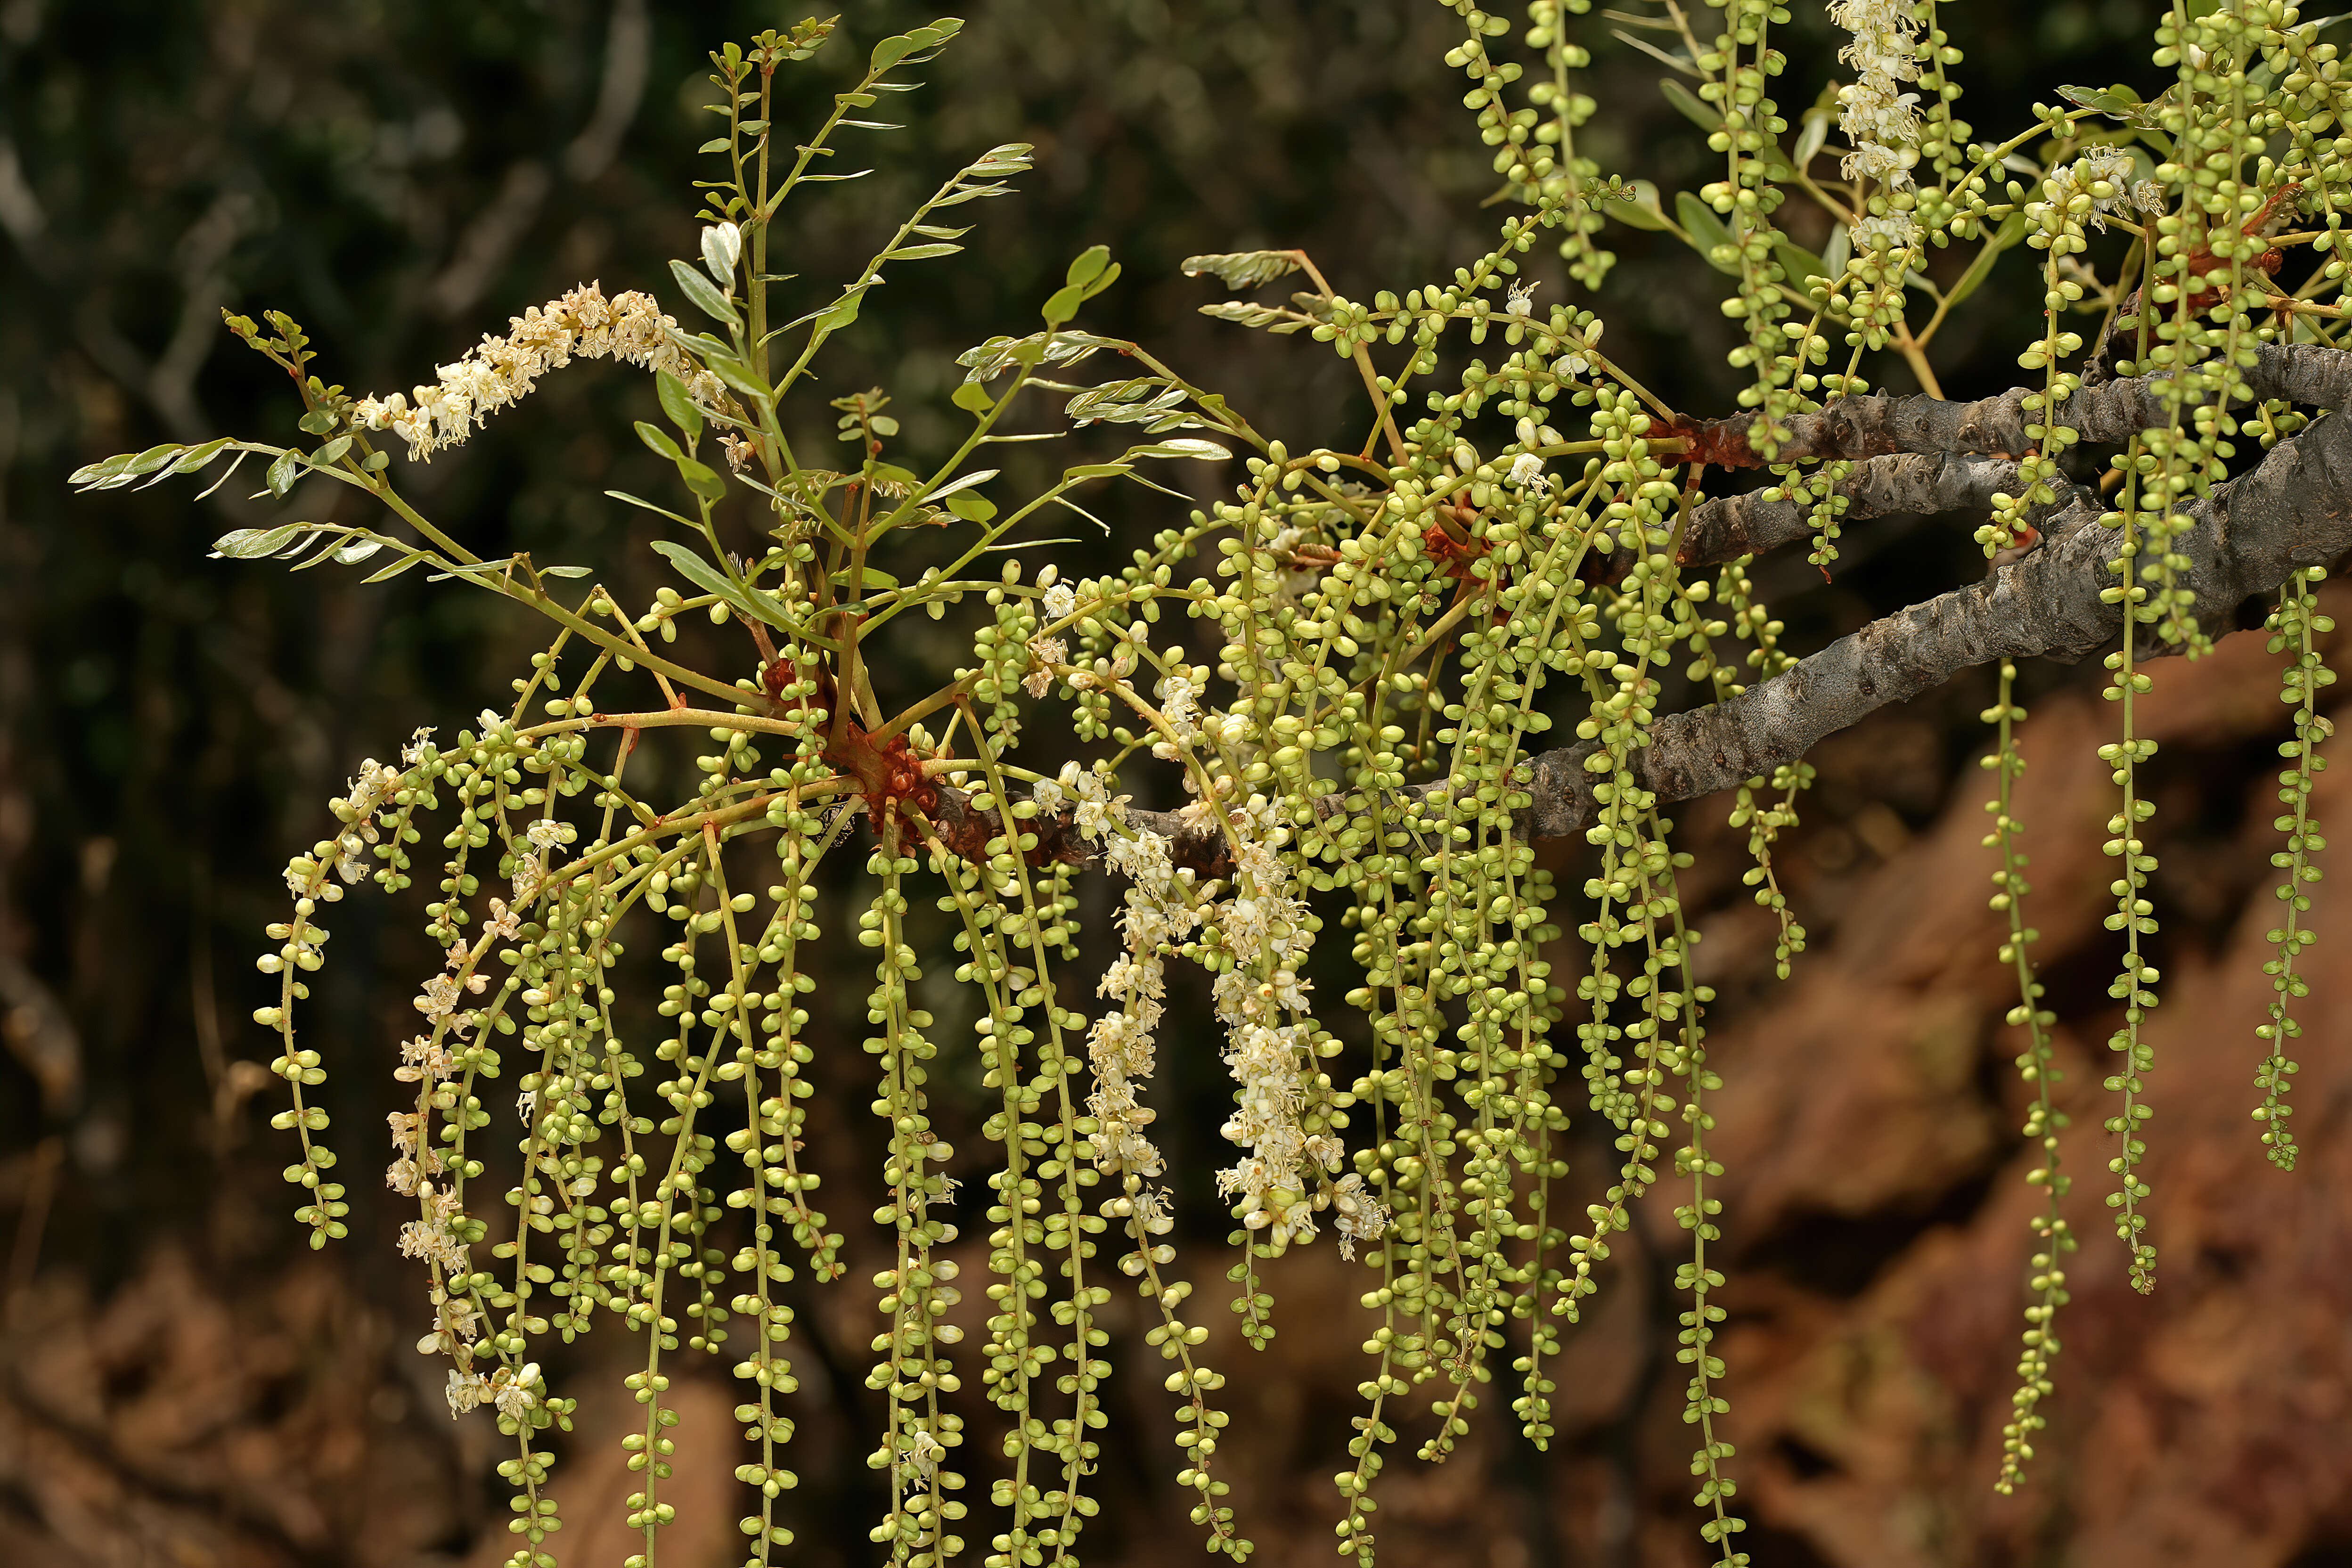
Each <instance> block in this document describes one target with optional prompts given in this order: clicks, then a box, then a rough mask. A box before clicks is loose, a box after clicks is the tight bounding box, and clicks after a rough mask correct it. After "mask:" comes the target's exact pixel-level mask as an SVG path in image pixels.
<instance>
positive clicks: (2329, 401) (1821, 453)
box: [1685, 343, 2352, 468]
mask: <svg viewBox="0 0 2352 1568" xmlns="http://www.w3.org/2000/svg"><path fill="white" fill-rule="evenodd" d="M2242 374H2243V375H2244V377H2245V386H2246V392H2245V399H2241V401H2244V400H2247V399H2251V400H2252V401H2254V402H2267V401H2269V400H2270V399H2273V398H2284V399H2285V400H2286V401H2288V402H2291V403H2303V404H2309V405H2313V406H2315V407H2320V408H2341V407H2343V406H2345V405H2346V404H2347V402H2352V354H2347V353H2344V352H2343V351H2341V350H2338V349H2332V348H2328V347H2326V346H2325V345H2324V344H2318V343H2294V344H2288V345H2284V346H2281V345H2277V344H2263V345H2260V346H2258V347H2256V348H2255V349H2254V350H2253V363H2252V364H2249V365H2246V366H2244V367H2243V368H2242ZM2167 379H2168V375H2167V374H2164V373H2159V374H2154V375H2138V376H2133V377H2130V378H2129V379H2127V380H2124V381H2111V382H2106V383H2104V384H2100V385H2097V386H2085V387H2082V388H2079V389H2078V390H2077V391H2076V392H2075V393H2074V395H2073V396H2072V397H2070V398H2068V399H2067V400H2066V401H2065V402H2064V403H2063V404H2062V405H2059V409H2058V420H2059V423H2061V424H2063V425H2064V426H2067V427H2068V428H2069V429H2074V430H2079V431H2080V432H2082V437H2083V439H2084V440H2085V441H2092V442H2123V441H2128V440H2130V439H2131V438H2132V437H2134V436H2136V435H2137V434H2138V433H2139V432H2140V431H2142V430H2147V429H2152V428H2154V427H2155V426H2159V425H2164V424H2168V423H2169V422H2170V420H2171V418H2172V409H2171V408H2170V407H2169V406H2168V405H2167V404H2166V403H2165V402H2164V400H2163V396H2162V387H2163V384H2164V382H2165V381H2166V380H2167ZM2038 395H2039V394H2038V392H2037V391H2036V390H2035V389H2034V388H2031V387H2022V386H2019V387H2011V389H2010V390H2009V391H2007V392H2004V393H2002V394H2001V395H2000V396H1998V397H1986V398H1980V399H1979V400H1978V401H1976V402H1974V403H1954V402H1950V401H1948V400H1947V399H1944V398H1940V397H1925V396H1913V397H1842V398H1839V399H1837V400H1836V401H1834V402H1832V403H1830V404H1828V405H1825V406H1824V407H1822V408H1821V409H1820V410H1819V411H1817V412H1815V413H1811V414H1800V415H1798V416H1795V417H1794V418H1792V419H1790V421H1789V431H1790V439H1789V440H1788V442H1787V443H1786V444H1784V445H1783V446H1782V447H1780V451H1779V452H1777V453H1776V454H1775V455H1774V458H1773V459H1772V460H1774V461H1776V462H1794V461H1798V460H1800V459H1804V460H1811V459H1815V458H1820V459H1829V458H1876V457H1883V456H1885V455H1888V454H1890V453H1895V452H1929V453H1952V452H1984V453H1992V454H1997V455H2005V456H2009V457H2022V456H2023V455H2024V454H2025V453H2027V452H2029V451H2032V449H2033V447H2034V441H2033V438H2032V437H2030V436H2028V435H2027V434H2026V429H2025V427H2026V426H2028V425H2038V424H2040V423H2041V422H2042V420H2041V416H2040V414H2039V413H2038V412H2037V413H2032V414H2029V413H2028V412H2027V411H2026V407H2025V400H2026V399H2027V398H2028V397H2030V396H2038ZM1751 422H1752V421H1751V420H1750V418H1749V416H1746V415H1738V416H1733V417H1731V418H1729V419H1718V420H1711V421H1708V422H1706V423H1704V424H1699V425H1695V426H1689V427H1688V428H1687V430H1686V432H1685V433H1686V434H1687V435H1688V436H1689V437H1690V439H1691V443H1692V448H1693V450H1694V451H1695V452H1697V453H1699V454H1700V455H1701V456H1702V457H1703V458H1704V460H1705V461H1707V462H1710V463H1717V464H1721V465H1723V466H1726V467H1731V468H1747V467H1753V466H1756V465H1758V464H1759V463H1761V462H1762V461H1763V460H1764V459H1763V458H1761V457H1760V456H1759V454H1758V453H1757V452H1756V451H1755V450H1754V449H1753V448H1752V447H1750V446H1749V445H1748V426H1749V425H1750V423H1751Z"/></svg>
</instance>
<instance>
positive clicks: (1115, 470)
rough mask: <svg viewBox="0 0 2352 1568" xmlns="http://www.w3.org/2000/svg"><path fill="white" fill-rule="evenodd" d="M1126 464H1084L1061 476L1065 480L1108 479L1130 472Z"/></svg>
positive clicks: (1129, 466)
mask: <svg viewBox="0 0 2352 1568" xmlns="http://www.w3.org/2000/svg"><path fill="white" fill-rule="evenodd" d="M1130 468H1131V465H1129V464H1127V463H1086V464H1082V465H1080V466H1079V467H1077V468H1071V469H1069V470H1067V471H1066V472H1065V473H1064V474H1063V476H1062V477H1063V478H1064V479H1112V478H1115V477H1116V476H1118V475H1119V474H1124V473H1127V472H1129V471H1130Z"/></svg>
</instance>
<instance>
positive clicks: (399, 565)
mask: <svg viewBox="0 0 2352 1568" xmlns="http://www.w3.org/2000/svg"><path fill="white" fill-rule="evenodd" d="M424 560H425V553H424V552H422V551H417V550H412V551H410V552H408V553H407V554H406V555H404V556H403V557H401V558H400V559H399V560H397V561H395V562H394V563H392V564H391V565H389V566H386V567H384V568H383V570H382V571H379V572H376V573H374V574H372V575H370V576H367V577H363V578H362V579H361V581H362V583H383V582H387V581H389V580H390V579H392V578H394V577H397V576H399V575H400V574H402V573H403V572H405V571H407V570H408V569H409V568H410V567H412V566H415V565H416V564H418V563H420V562H422V561H424Z"/></svg>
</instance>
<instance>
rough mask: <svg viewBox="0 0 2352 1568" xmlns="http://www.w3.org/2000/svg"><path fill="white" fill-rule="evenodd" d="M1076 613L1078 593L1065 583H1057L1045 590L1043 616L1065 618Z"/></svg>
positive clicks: (1054, 619) (1051, 618)
mask: <svg viewBox="0 0 2352 1568" xmlns="http://www.w3.org/2000/svg"><path fill="white" fill-rule="evenodd" d="M1077 613H1078V595H1077V594H1076V591H1074V590H1073V589H1072V588H1070V587H1069V585H1068V584H1061V583H1057V584H1054V585H1053V586H1052V587H1050V588H1047V589H1046V590H1045V618H1046V619H1047V620H1049V621H1061V620H1067V619H1068V618H1069V617H1070V616H1075V615H1076V614H1077Z"/></svg>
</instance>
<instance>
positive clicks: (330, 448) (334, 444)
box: [310, 436, 352, 468]
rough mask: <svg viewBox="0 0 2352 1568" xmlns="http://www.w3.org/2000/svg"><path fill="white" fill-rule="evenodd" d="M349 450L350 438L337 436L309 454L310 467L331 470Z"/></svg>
mask: <svg viewBox="0 0 2352 1568" xmlns="http://www.w3.org/2000/svg"><path fill="white" fill-rule="evenodd" d="M351 449H352V438H351V437H349V436H338V437H335V438H334V439H333V440H331V441H330V442H328V443H327V444H326V445H325V446H323V447H320V448H319V449H318V450H317V451H315V452H313V453H311V454H310V466H311V467H312V468H332V467H334V465H335V464H336V463H337V462H338V461H340V460H341V458H342V455H343V454H344V453H345V452H348V451H350V450H351Z"/></svg>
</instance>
